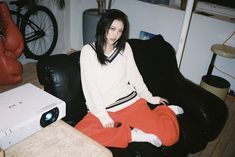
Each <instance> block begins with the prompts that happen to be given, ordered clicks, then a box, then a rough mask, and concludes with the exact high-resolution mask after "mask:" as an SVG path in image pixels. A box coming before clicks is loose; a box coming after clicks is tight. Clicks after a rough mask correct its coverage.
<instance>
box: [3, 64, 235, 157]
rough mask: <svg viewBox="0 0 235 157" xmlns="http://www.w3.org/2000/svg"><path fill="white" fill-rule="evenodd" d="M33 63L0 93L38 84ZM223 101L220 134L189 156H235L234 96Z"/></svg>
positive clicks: (27, 65)
mask: <svg viewBox="0 0 235 157" xmlns="http://www.w3.org/2000/svg"><path fill="white" fill-rule="evenodd" d="M35 65H36V63H28V64H26V65H24V70H23V81H22V82H21V83H20V84H17V85H8V86H1V85H0V93H1V92H4V91H6V90H9V89H12V88H14V87H17V86H20V85H23V84H25V83H32V84H34V85H36V86H40V84H39V82H38V79H37V73H36V66H35ZM40 87H41V86H40ZM225 102H226V104H227V106H228V108H229V117H228V120H227V122H226V125H225V127H224V129H223V130H222V132H221V134H220V135H219V136H218V137H217V138H216V139H215V140H214V141H212V142H210V143H209V144H208V146H207V148H206V149H204V150H203V151H201V152H198V153H196V154H190V155H189V157H235V97H234V96H231V95H228V96H227V98H226V100H225Z"/></svg>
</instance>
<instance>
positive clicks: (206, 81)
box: [200, 31, 235, 100]
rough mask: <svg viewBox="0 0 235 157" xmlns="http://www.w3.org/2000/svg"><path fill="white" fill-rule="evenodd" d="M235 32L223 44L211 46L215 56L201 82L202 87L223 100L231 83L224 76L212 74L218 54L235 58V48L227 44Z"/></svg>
mask: <svg viewBox="0 0 235 157" xmlns="http://www.w3.org/2000/svg"><path fill="white" fill-rule="evenodd" d="M234 34H235V31H233V33H232V34H231V35H230V36H229V37H228V38H227V39H226V40H225V41H224V42H223V44H214V45H212V46H211V51H212V52H213V56H212V59H211V62H210V65H209V68H208V71H207V75H205V76H203V77H202V81H201V84H200V85H201V87H203V88H204V89H206V90H208V91H210V92H211V93H213V94H215V95H216V96H218V97H219V98H221V99H222V100H224V99H225V97H226V95H227V93H228V89H229V87H230V83H229V82H228V81H227V80H225V79H224V78H221V77H219V76H215V75H211V74H212V71H213V68H214V66H215V65H214V63H215V59H216V56H217V55H219V56H221V57H226V58H233V59H234V58H235V48H234V47H232V46H229V45H226V44H225V43H226V42H227V41H228V40H229V39H231V37H232V36H233V35H234ZM225 74H226V73H225Z"/></svg>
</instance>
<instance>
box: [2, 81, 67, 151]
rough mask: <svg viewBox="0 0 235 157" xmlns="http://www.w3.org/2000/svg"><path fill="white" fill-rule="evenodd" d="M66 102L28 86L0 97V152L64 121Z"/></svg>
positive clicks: (7, 92) (30, 85)
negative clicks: (0, 149) (47, 127)
mask: <svg viewBox="0 0 235 157" xmlns="http://www.w3.org/2000/svg"><path fill="white" fill-rule="evenodd" d="M65 106H66V105H65V102H64V101H62V100H60V99H58V98H56V97H54V96H53V95H51V94H49V93H47V92H45V91H43V90H42V89H40V88H38V87H36V86H34V85H32V84H30V83H28V84H25V85H23V86H20V87H17V88H15V89H12V90H9V91H6V92H4V93H2V94H0V148H2V149H4V150H5V149H7V148H9V147H10V146H12V145H14V144H16V143H17V142H19V141H21V140H23V139H25V138H26V137H28V136H30V135H32V134H33V133H35V132H37V131H39V130H40V129H42V128H44V127H46V126H47V125H49V124H51V123H53V122H55V121H57V120H59V119H61V118H63V117H64V116H65V114H66V111H65Z"/></svg>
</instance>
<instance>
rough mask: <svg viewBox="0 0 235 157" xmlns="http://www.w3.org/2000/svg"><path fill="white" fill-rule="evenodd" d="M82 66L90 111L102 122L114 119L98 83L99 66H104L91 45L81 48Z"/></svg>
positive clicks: (82, 79) (83, 81)
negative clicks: (108, 110) (107, 109)
mask: <svg viewBox="0 0 235 157" xmlns="http://www.w3.org/2000/svg"><path fill="white" fill-rule="evenodd" d="M80 66H81V82H82V88H83V92H84V96H85V99H86V105H87V107H88V108H89V111H90V112H91V113H92V114H94V115H95V116H96V117H97V118H98V119H99V120H100V122H101V123H102V125H104V124H106V123H107V122H110V121H112V119H111V117H110V116H109V115H108V112H107V111H106V108H105V104H104V103H103V100H102V97H101V93H100V90H99V87H98V85H97V79H96V78H97V77H96V76H98V75H99V74H98V66H102V65H101V64H100V63H99V62H98V59H97V56H96V53H95V52H94V50H93V49H92V48H91V47H90V46H89V45H85V46H84V47H83V48H82V50H81V55H80Z"/></svg>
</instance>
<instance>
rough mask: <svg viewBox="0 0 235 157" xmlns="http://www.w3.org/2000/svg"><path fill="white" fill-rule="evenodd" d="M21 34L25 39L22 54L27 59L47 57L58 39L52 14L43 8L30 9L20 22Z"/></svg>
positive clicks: (56, 27)
mask: <svg viewBox="0 0 235 157" xmlns="http://www.w3.org/2000/svg"><path fill="white" fill-rule="evenodd" d="M21 32H22V34H23V36H24V38H25V50H24V54H25V56H26V57H27V58H32V59H36V60H38V59H40V58H41V57H44V56H49V55H50V54H51V53H52V51H53V50H54V48H55V46H56V43H57V38H58V26H57V22H56V19H55V17H54V15H53V14H52V12H51V11H50V10H49V9H48V8H46V7H44V6H35V7H33V8H32V9H30V10H29V11H28V12H27V13H26V14H25V18H24V19H23V20H22V25H21Z"/></svg>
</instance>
